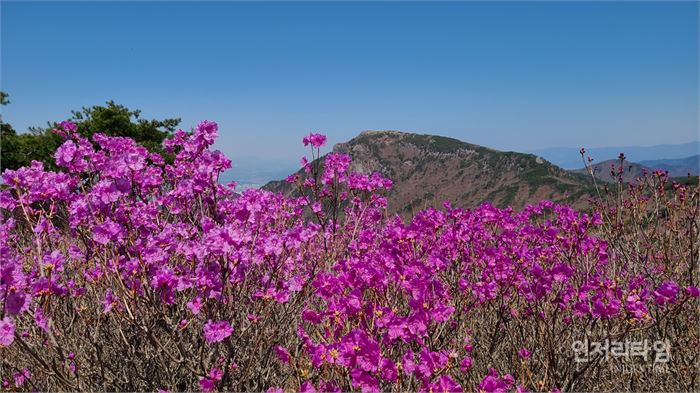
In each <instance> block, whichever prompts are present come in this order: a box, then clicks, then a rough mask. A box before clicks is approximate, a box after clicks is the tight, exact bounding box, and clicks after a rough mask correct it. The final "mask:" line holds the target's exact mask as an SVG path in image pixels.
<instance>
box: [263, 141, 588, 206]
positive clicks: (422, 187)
mask: <svg viewBox="0 0 700 393" xmlns="http://www.w3.org/2000/svg"><path fill="white" fill-rule="evenodd" d="M333 151H335V152H342V153H346V154H349V155H350V156H351V157H352V159H353V164H352V166H351V170H354V171H358V172H362V173H372V172H375V171H377V172H380V173H382V174H384V175H385V176H387V177H389V178H390V179H391V180H393V181H394V187H393V189H392V190H391V192H390V193H389V195H388V199H389V211H390V212H392V213H394V212H396V213H401V214H411V213H412V212H414V211H417V210H419V209H423V208H425V207H428V206H434V207H438V206H441V205H442V202H443V201H445V200H449V201H452V202H453V204H454V205H456V206H460V207H475V206H478V205H480V204H481V203H483V202H491V203H493V204H494V205H496V206H499V207H506V206H512V207H513V208H515V209H520V208H522V207H524V206H526V205H527V204H529V203H534V202H537V201H540V200H542V199H551V200H554V201H560V202H567V203H573V204H574V205H575V206H582V205H583V203H584V202H585V196H586V195H587V194H588V193H589V192H590V183H589V181H588V180H587V178H586V176H582V175H579V174H575V173H570V172H568V171H565V170H563V169H561V168H559V167H557V166H554V165H552V164H550V163H549V162H547V161H545V160H543V159H541V158H539V157H537V156H534V155H532V154H522V153H514V152H501V151H497V150H493V149H489V148H486V147H483V146H478V145H473V144H469V143H465V142H462V141H459V140H457V139H452V138H447V137H442V136H435V135H418V134H411V133H404V132H399V131H365V132H363V133H361V134H360V135H359V136H357V137H355V138H353V139H352V140H350V141H348V142H346V143H340V144H337V145H335V146H334V147H333ZM264 188H266V189H268V190H272V191H280V192H284V193H287V194H289V193H291V192H292V189H291V187H290V186H289V185H288V184H287V183H285V182H284V181H276V182H270V183H268V184H267V185H266V186H265V187H264Z"/></svg>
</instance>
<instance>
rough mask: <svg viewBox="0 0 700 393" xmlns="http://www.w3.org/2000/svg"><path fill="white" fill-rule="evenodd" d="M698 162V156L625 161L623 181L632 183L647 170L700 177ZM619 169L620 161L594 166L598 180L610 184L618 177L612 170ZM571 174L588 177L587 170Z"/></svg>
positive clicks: (648, 171) (609, 161)
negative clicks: (636, 161)
mask: <svg viewBox="0 0 700 393" xmlns="http://www.w3.org/2000/svg"><path fill="white" fill-rule="evenodd" d="M698 160H700V156H698V155H695V156H691V157H686V158H681V159H662V160H649V161H642V162H639V163H634V162H629V161H627V160H625V162H624V168H623V169H624V173H623V176H622V181H623V182H625V183H629V182H632V181H634V180H635V179H636V178H638V177H640V176H643V175H644V171H645V170H646V172H647V173H651V172H653V171H654V170H657V169H660V170H664V171H668V176H669V177H675V178H682V177H687V176H688V174H690V175H691V176H698ZM618 167H619V160H606V161H603V162H599V163H596V164H594V165H592V168H593V170H594V173H595V176H596V178H597V179H600V180H602V181H605V182H609V183H614V182H616V181H617V175H616V174H613V173H611V170H612V168H614V171H617V170H618ZM571 172H574V173H579V174H584V175H588V170H587V169H586V168H579V169H574V170H572V171H571ZM589 176H590V175H589Z"/></svg>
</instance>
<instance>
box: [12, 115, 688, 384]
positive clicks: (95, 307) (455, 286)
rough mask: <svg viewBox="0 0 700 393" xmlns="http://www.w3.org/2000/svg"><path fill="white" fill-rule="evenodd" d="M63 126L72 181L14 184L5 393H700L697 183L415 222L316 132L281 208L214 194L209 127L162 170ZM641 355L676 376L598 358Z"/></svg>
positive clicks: (174, 149) (181, 143)
mask: <svg viewBox="0 0 700 393" xmlns="http://www.w3.org/2000/svg"><path fill="white" fill-rule="evenodd" d="M56 132H57V133H58V134H59V135H61V136H62V137H63V138H64V140H65V142H64V143H63V144H62V145H61V146H60V148H59V149H58V150H57V151H56V152H55V160H56V164H57V165H58V166H60V167H61V168H63V170H62V171H61V172H50V171H46V170H45V169H44V168H43V166H42V164H41V163H39V162H34V163H33V164H32V165H31V166H30V167H24V168H20V169H17V170H6V171H5V172H4V173H3V183H4V185H3V190H2V192H1V193H0V208H1V209H2V210H1V213H2V224H1V225H2V231H0V256H1V257H2V268H1V269H0V274H1V275H0V302H1V303H0V304H1V305H2V307H1V309H2V315H1V318H0V379H1V380H2V389H3V390H8V391H17V390H20V391H23V390H37V391H83V390H89V391H114V390H119V391H155V390H161V389H162V390H171V391H189V390H202V391H244V390H245V391H268V392H281V391H305V392H313V391H324V392H325V391H332V392H340V391H364V392H376V391H419V390H420V391H450V392H451V391H474V390H477V391H485V392H504V391H511V390H513V391H520V392H523V391H550V390H552V391H557V390H577V391H581V390H661V389H668V390H696V389H697V388H698V381H697V379H696V377H695V374H694V371H695V364H697V361H698V334H697V330H698V329H697V328H698V320H697V318H698V313H697V311H698V310H697V307H698V301H697V297H698V289H697V287H696V285H697V280H698V277H697V252H698V248H697V234H698V214H697V213H698V190H697V187H695V188H693V187H688V186H680V185H678V186H677V187H672V188H671V189H670V190H669V189H668V188H667V187H666V188H664V186H660V185H658V184H656V183H654V184H653V185H654V187H656V188H653V189H654V190H656V191H658V192H657V193H656V194H654V195H656V196H654V197H653V198H656V199H653V198H652V199H649V198H650V197H648V196H645V195H647V194H646V191H645V190H644V189H642V188H639V189H634V190H632V192H631V194H630V195H631V196H628V197H622V196H621V197H616V198H607V199H606V198H604V197H601V198H600V203H599V204H598V205H596V206H595V209H593V210H591V211H590V212H585V213H584V212H578V211H575V210H573V209H572V208H570V207H567V206H562V205H557V204H554V203H552V202H548V201H543V202H541V203H539V204H537V205H534V206H529V207H527V208H525V209H524V210H523V211H520V212H514V211H513V210H511V209H498V208H495V207H493V206H491V205H489V204H484V205H482V206H480V207H478V208H476V209H471V210H470V209H462V208H456V207H453V206H451V205H450V204H449V203H446V204H445V206H444V208H443V209H439V210H437V209H428V210H425V211H422V212H419V213H418V214H416V215H415V217H413V218H412V220H410V221H408V222H404V221H402V220H401V219H400V218H399V217H397V216H389V215H388V214H387V209H386V204H387V200H386V198H385V195H386V193H387V192H390V189H391V186H392V183H391V181H390V180H389V179H386V178H384V177H383V176H382V175H381V174H378V173H374V174H360V173H353V172H350V171H349V164H350V157H348V156H346V155H343V154H335V153H331V154H328V155H326V156H325V157H324V159H323V160H318V158H320V157H321V149H322V147H323V146H324V144H325V142H326V138H325V136H323V135H319V134H310V135H308V136H306V137H305V138H304V139H303V143H304V144H305V145H307V146H309V147H310V149H311V157H310V158H309V159H307V158H303V159H302V166H303V171H301V172H300V174H298V175H293V176H290V177H289V178H288V179H287V181H288V182H290V183H294V184H295V185H296V186H297V188H298V193H297V194H296V196H294V197H285V196H283V195H281V194H274V193H270V192H267V191H263V190H255V189H249V190H246V191H245V192H243V193H237V192H236V191H235V186H236V185H235V183H231V184H228V185H222V184H219V181H218V178H219V175H220V174H221V173H222V172H223V171H225V170H226V169H228V168H230V166H231V162H230V161H229V159H227V158H226V157H225V156H224V155H223V154H221V153H220V152H218V151H212V150H211V149H210V147H211V145H212V144H213V142H214V140H215V138H216V136H217V126H216V124H215V123H211V122H206V121H205V122H202V123H201V124H199V126H198V127H197V128H196V129H195V130H194V131H193V132H191V133H185V132H183V131H178V132H176V133H174V135H173V136H172V137H171V138H169V139H167V140H166V141H165V142H164V149H165V151H166V152H168V153H169V154H172V155H173V156H174V157H175V159H174V161H173V162H172V163H167V162H165V161H164V160H163V158H162V157H161V156H160V155H159V154H157V153H152V152H148V151H147V150H146V149H145V148H143V147H141V146H139V145H137V144H136V143H135V142H134V141H133V140H131V139H128V138H119V137H107V136H105V135H102V134H95V135H93V136H92V138H91V139H90V140H88V139H86V138H84V137H81V136H80V135H79V134H77V133H76V128H75V125H74V124H72V123H70V122H64V123H61V126H60V128H59V129H58V130H56ZM656 179H657V180H658V181H661V180H662V179H660V178H658V176H657V178H656ZM657 180H654V181H657ZM661 205H663V208H656V210H655V209H654V208H653V207H652V206H657V207H658V206H661ZM635 340H636V341H638V340H645V342H646V340H648V341H649V342H664V343H667V345H666V346H665V347H663V348H661V347H657V346H652V348H651V349H650V350H649V351H648V353H647V355H648V356H649V357H650V358H654V357H658V356H659V355H660V354H662V352H663V354H664V355H669V353H668V352H669V351H670V358H669V359H668V362H669V363H668V364H669V371H668V372H666V373H663V374H660V373H659V372H658V370H653V369H644V368H642V369H641V371H638V370H637V369H634V371H633V372H632V373H629V374H628V375H626V376H625V375H621V374H620V373H619V372H617V371H616V370H618V369H617V368H616V367H618V366H620V364H621V363H622V362H623V361H624V362H626V364H627V365H629V364H632V365H644V364H646V363H645V361H646V362H648V361H649V359H646V360H645V359H642V358H640V357H631V358H630V359H628V360H621V359H619V358H612V357H610V356H608V355H609V354H608V353H602V352H596V353H593V352H591V353H588V349H589V348H588V344H587V343H591V342H599V343H600V342H611V341H615V342H626V341H635ZM636 341H635V342H636ZM581 342H585V343H586V347H585V349H586V352H587V357H586V361H585V362H582V361H579V360H580V359H579V355H580V354H579V353H578V350H580V349H582V348H583V347H581V346H580V345H579V344H580V343H581ZM588 355H590V356H588Z"/></svg>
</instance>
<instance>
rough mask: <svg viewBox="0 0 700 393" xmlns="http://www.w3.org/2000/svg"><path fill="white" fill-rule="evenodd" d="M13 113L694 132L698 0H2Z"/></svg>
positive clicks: (295, 142)
mask: <svg viewBox="0 0 700 393" xmlns="http://www.w3.org/2000/svg"><path fill="white" fill-rule="evenodd" d="M1 11H2V79H1V88H2V90H3V91H6V92H8V93H10V100H11V101H12V103H11V104H10V105H9V106H7V107H5V108H3V118H4V119H5V121H7V122H9V123H11V124H12V125H13V126H14V127H15V128H16V129H18V130H20V131H21V130H25V129H26V128H27V127H28V126H32V125H35V126H36V125H39V126H43V125H45V124H46V122H47V121H49V120H61V119H65V118H67V117H69V115H70V110H71V109H78V108H80V107H82V106H89V105H94V104H100V103H104V102H105V101H107V100H109V99H113V100H115V101H117V102H118V103H121V104H124V105H126V106H128V107H130V108H138V109H141V110H142V111H143V114H144V116H145V117H147V118H162V117H181V118H182V119H183V128H188V127H191V126H193V125H195V124H196V123H197V122H198V121H199V120H201V119H209V120H214V121H217V122H218V123H219V125H220V128H221V130H220V135H221V136H220V139H219V142H218V143H217V147H218V148H219V149H221V150H223V151H224V152H225V153H227V154H228V155H229V156H230V157H231V158H232V159H233V160H234V162H235V160H236V157H237V156H239V157H242V156H246V157H250V156H265V157H275V158H279V159H283V160H287V159H296V158H297V157H298V156H299V155H300V154H302V153H304V152H305V150H304V149H303V148H301V147H300V146H301V144H300V141H301V138H302V136H303V135H304V134H306V133H308V132H310V131H314V132H323V133H326V134H328V136H329V139H330V142H331V143H336V142H341V141H345V140H347V139H350V138H351V137H353V136H354V135H356V134H358V133H359V132H360V131H362V130H366V129H398V130H405V131H415V132H421V133H435V134H441V135H447V136H453V137H456V138H459V139H462V140H465V141H468V142H472V143H477V144H482V145H486V146H490V147H494V148H498V149H504V150H519V151H524V150H529V149H536V148H544V147H552V146H610V145H653V144H661V143H682V142H688V141H693V140H697V139H698V3H697V2H665V3H661V2H660V3H653V2H616V3H606V2H576V3H572V2H532V3H530V2H518V3H509V2H496V3H478V2H458V3H455V2H445V3H393V2H389V3H387V2H385V3H317V2H306V3H240V2H212V3H185V2H156V3H143V2H128V3H127V2H117V3H90V2H72V3H57V2H49V3H26V2H8V1H2V5H1Z"/></svg>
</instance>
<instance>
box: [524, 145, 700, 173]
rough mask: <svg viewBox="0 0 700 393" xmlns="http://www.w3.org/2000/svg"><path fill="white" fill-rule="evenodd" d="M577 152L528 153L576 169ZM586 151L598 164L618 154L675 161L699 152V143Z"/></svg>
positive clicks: (574, 149)
mask: <svg viewBox="0 0 700 393" xmlns="http://www.w3.org/2000/svg"><path fill="white" fill-rule="evenodd" d="M579 150H580V147H552V148H547V149H538V150H531V151H530V153H532V154H536V155H538V156H541V157H542V158H544V159H546V160H548V161H550V162H552V163H553V164H555V165H558V166H560V167H562V168H564V169H577V168H581V166H582V165H583V161H582V160H581V154H579ZM586 150H587V152H586V156H590V157H592V158H594V159H595V160H596V161H598V162H603V161H605V160H608V159H614V158H615V157H617V156H618V155H619V154H620V153H625V156H626V157H627V159H628V160H630V161H632V162H639V163H641V162H642V161H647V160H656V159H659V158H661V157H664V158H666V159H676V158H686V157H688V156H692V155H696V154H698V152H700V141H695V142H689V143H683V144H677V145H656V146H617V147H593V148H588V147H586Z"/></svg>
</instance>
